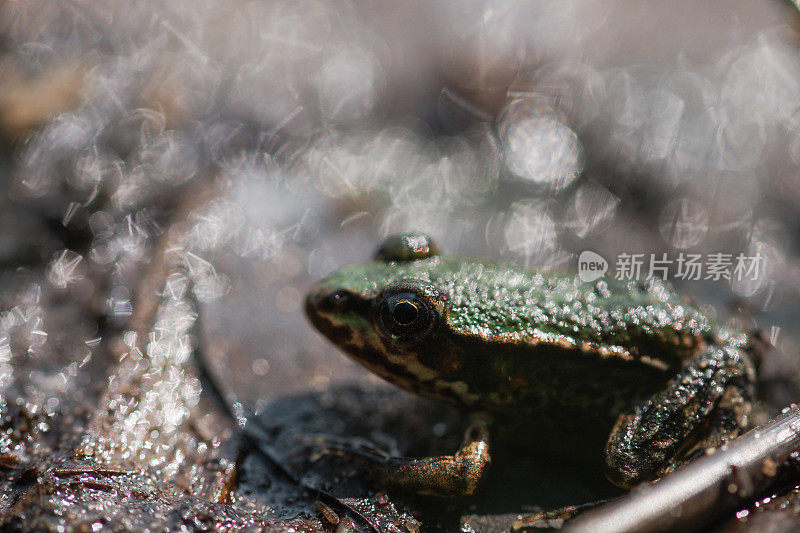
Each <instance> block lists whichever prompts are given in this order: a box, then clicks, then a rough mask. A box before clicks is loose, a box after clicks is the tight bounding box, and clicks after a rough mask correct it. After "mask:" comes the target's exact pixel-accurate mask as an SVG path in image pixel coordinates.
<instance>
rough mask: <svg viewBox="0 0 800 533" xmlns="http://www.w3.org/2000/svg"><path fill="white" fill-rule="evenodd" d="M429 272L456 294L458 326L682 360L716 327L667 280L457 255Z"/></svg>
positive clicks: (453, 309) (454, 322)
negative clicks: (584, 276)
mask: <svg viewBox="0 0 800 533" xmlns="http://www.w3.org/2000/svg"><path fill="white" fill-rule="evenodd" d="M430 272H431V273H432V274H433V275H432V279H431V280H430V281H431V283H432V284H433V285H435V286H437V287H439V288H440V290H443V291H444V292H445V293H446V294H447V296H448V298H449V300H450V301H449V310H448V317H447V321H448V324H449V325H450V327H451V328H452V330H453V332H454V333H456V334H464V335H472V336H479V337H482V338H492V339H495V340H502V339H504V338H505V339H528V340H530V342H533V343H535V342H536V341H537V339H541V340H542V341H543V342H544V341H545V340H547V339H549V340H550V341H554V342H555V341H560V342H573V343H575V344H577V345H585V346H586V347H589V346H595V347H598V348H604V349H616V350H619V351H620V352H623V351H624V352H627V353H630V352H635V353H633V354H632V355H634V356H637V355H642V356H646V357H650V358H653V357H656V358H659V359H664V360H665V361H668V362H669V364H675V363H676V361H677V362H679V361H680V359H682V358H683V357H684V356H685V355H686V354H688V353H690V352H691V351H693V350H694V348H695V345H696V343H697V342H698V339H701V338H703V337H704V336H708V335H711V334H713V333H714V331H713V324H712V323H711V322H710V321H709V319H708V317H707V316H706V315H705V314H704V313H703V312H701V311H700V310H699V309H698V308H697V307H695V306H694V305H692V304H691V303H688V302H685V301H683V300H682V299H681V298H680V297H679V296H677V294H676V293H675V292H674V291H672V290H671V288H670V287H669V286H668V285H667V284H666V283H663V282H661V281H660V280H652V279H651V280H647V281H646V282H635V281H618V280H615V279H608V280H606V279H600V280H597V281H594V282H591V283H585V282H582V281H581V280H580V279H579V278H578V277H577V276H575V275H569V274H544V273H540V272H535V271H532V270H527V269H521V268H519V267H515V266H509V265H503V264H487V263H480V262H473V261H453V260H450V261H448V260H444V261H441V263H440V264H439V265H438V266H437V267H434V268H431V269H430ZM409 274H411V273H409ZM623 347H624V348H623ZM676 358H677V359H676Z"/></svg>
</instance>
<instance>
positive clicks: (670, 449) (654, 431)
mask: <svg viewBox="0 0 800 533" xmlns="http://www.w3.org/2000/svg"><path fill="white" fill-rule="evenodd" d="M754 381H755V374H754V370H753V365H752V363H751V361H750V359H749V357H748V355H747V354H745V353H744V352H743V351H741V350H740V349H739V348H737V347H734V346H719V345H711V346H709V347H707V348H706V349H705V351H704V352H703V353H702V354H700V355H699V356H698V357H696V358H695V359H693V360H692V361H691V362H690V363H689V364H688V365H687V366H686V367H685V368H684V369H683V370H682V371H681V373H680V374H678V375H677V376H676V377H675V378H674V379H672V380H671V381H670V382H669V384H668V386H667V388H666V390H664V391H663V392H660V393H658V394H655V395H653V396H652V397H650V398H648V399H647V400H645V401H644V402H642V403H641V404H639V405H637V406H636V407H635V408H634V409H633V410H631V411H630V412H628V413H623V414H622V415H620V417H619V418H618V419H617V423H616V424H615V426H614V429H613V430H612V432H611V436H610V438H609V440H608V443H607V444H606V475H607V476H608V478H609V479H610V480H611V481H612V482H614V483H615V484H617V485H619V486H621V487H624V488H631V487H633V486H635V485H637V484H638V483H640V482H642V481H649V480H652V479H655V478H657V477H659V476H660V475H662V474H663V473H664V472H666V471H667V470H669V469H671V468H672V467H674V466H675V465H676V464H679V463H680V462H681V460H682V459H683V458H684V457H687V455H690V454H691V453H692V451H697V450H698V449H700V448H701V447H706V446H709V445H718V444H720V443H722V442H723V441H725V440H728V439H730V438H732V437H735V436H736V435H738V434H739V433H740V432H741V431H742V430H743V429H744V428H745V427H746V426H747V416H748V414H749V412H750V402H751V400H752V397H753V383H754Z"/></svg>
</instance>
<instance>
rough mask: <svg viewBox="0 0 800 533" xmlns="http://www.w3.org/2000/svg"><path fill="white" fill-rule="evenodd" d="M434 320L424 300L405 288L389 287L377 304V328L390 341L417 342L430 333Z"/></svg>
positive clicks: (432, 313)
mask: <svg viewBox="0 0 800 533" xmlns="http://www.w3.org/2000/svg"><path fill="white" fill-rule="evenodd" d="M435 319H436V315H435V313H434V312H433V310H432V309H431V306H430V304H429V303H428V302H427V301H426V299H425V298H423V297H422V296H421V295H420V294H418V293H417V292H415V291H413V290H410V289H409V288H407V287H390V288H389V289H387V290H385V291H384V292H383V294H382V295H381V298H380V301H379V303H378V308H377V322H378V328H379V329H380V331H381V333H383V334H384V335H386V336H387V337H389V338H391V339H392V340H397V341H402V342H413V341H415V340H419V339H420V338H421V337H422V336H424V335H425V334H426V333H427V332H428V331H430V329H431V327H432V326H433V323H434V320H435Z"/></svg>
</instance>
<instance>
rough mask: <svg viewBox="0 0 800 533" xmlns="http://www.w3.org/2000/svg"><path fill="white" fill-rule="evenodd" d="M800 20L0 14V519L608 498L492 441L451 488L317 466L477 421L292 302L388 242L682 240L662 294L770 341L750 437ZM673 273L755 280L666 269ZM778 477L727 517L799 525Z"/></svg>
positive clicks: (610, 244)
mask: <svg viewBox="0 0 800 533" xmlns="http://www.w3.org/2000/svg"><path fill="white" fill-rule="evenodd" d="M797 17H798V15H797V12H796V10H795V8H794V7H793V6H792V5H791V4H789V3H782V2H777V1H776V2H769V1H765V2H751V1H749V0H748V1H742V2H728V1H726V2H706V3H704V4H703V6H702V7H701V6H698V5H695V3H693V2H674V3H671V4H670V5H669V6H667V5H665V4H663V3H661V2H645V3H643V4H641V5H640V6H638V7H637V8H635V9H634V8H631V6H629V5H628V3H625V2H619V3H614V2H612V3H609V2H591V1H589V2H572V1H559V2H537V3H533V4H531V3H526V2H515V1H504V2H477V3H474V4H470V6H469V7H468V8H466V9H465V8H463V6H462V5H461V4H460V2H452V3H451V2H443V3H441V4H440V5H437V6H435V7H433V6H427V5H425V3H414V2H412V3H408V4H406V5H401V6H396V7H392V8H390V7H388V6H384V7H376V6H368V5H363V4H362V3H359V2H350V3H347V4H346V5H345V6H341V5H335V6H334V5H333V4H331V3H326V2H321V1H320V2H316V1H304V2H302V3H301V4H299V5H298V4H297V3H296V2H215V1H213V0H208V1H205V2H202V3H200V4H198V3H196V2H190V1H186V2H182V1H179V2H177V3H176V2H170V3H162V2H153V3H135V5H134V4H130V3H128V2H124V1H111V2H103V3H88V2H87V3H74V2H52V1H47V0H42V1H30V2H14V3H8V4H5V5H3V6H2V7H0V31H2V37H3V38H2V41H0V47H1V49H0V52H1V54H0V73H2V74H3V75H2V76H0V78H2V80H0V138H2V141H1V142H0V524H2V525H3V526H4V527H5V528H6V529H8V530H20V531H31V530H37V531H38V530H50V531H66V530H70V531H106V530H112V531H138V530H144V529H149V530H158V531H165V530H166V531H179V530H181V529H182V528H188V529H191V530H239V529H250V530H255V531H264V530H266V531H273V530H274V531H322V530H324V531H349V530H356V531H369V530H379V531H408V532H414V531H454V530H459V529H460V530H465V531H499V530H504V529H507V527H508V526H509V524H511V523H513V521H514V520H515V518H516V516H517V515H518V514H519V513H521V512H527V511H531V510H540V509H549V508H553V507H558V506H562V505H572V504H581V503H586V502H591V501H596V500H598V499H604V498H609V497H614V496H616V495H618V494H620V491H619V490H618V489H616V488H615V487H613V486H612V485H610V483H608V482H607V481H606V480H605V479H604V478H603V477H602V474H601V473H600V472H599V468H597V467H596V459H597V458H598V457H599V455H598V453H599V452H596V451H594V450H586V451H585V453H580V454H578V455H577V456H576V455H575V454H573V455H572V456H571V457H541V456H536V455H532V454H527V453H520V452H519V451H518V449H517V448H516V447H514V446H507V445H504V444H503V442H502V439H501V440H500V441H499V442H498V448H499V449H498V451H497V453H496V454H495V456H494V463H493V468H492V472H491V477H490V479H489V480H488V483H487V484H486V485H485V486H484V487H483V488H482V489H481V491H480V492H479V493H478V494H476V495H475V496H473V497H470V498H464V499H455V500H442V499H436V498H431V497H421V496H416V495H408V494H400V493H395V492H391V491H390V492H387V491H386V490H387V489H386V488H385V487H380V486H377V485H375V484H374V482H373V481H372V480H371V479H370V478H369V476H367V475H365V474H364V473H363V472H362V471H361V470H360V469H359V468H357V467H356V465H355V464H354V462H353V461H352V460H351V458H349V457H347V456H342V455H336V454H331V453H323V450H324V449H325V444H326V443H329V442H334V443H340V444H341V443H347V444H349V445H355V444H359V445H364V446H370V447H378V448H381V449H383V450H385V451H387V452H391V453H398V454H409V455H414V456H421V455H427V454H431V453H450V452H452V451H453V450H454V449H455V448H456V446H457V445H458V443H459V441H460V438H461V434H462V432H463V430H464V424H465V421H464V419H463V418H462V417H461V415H459V414H458V413H456V412H453V411H450V410H449V409H447V408H445V407H442V406H440V405H437V404H435V403H431V402H428V401H425V400H422V399H419V398H415V397H413V396H411V395H409V394H406V393H404V392H401V391H399V390H395V389H394V388H392V387H389V386H388V385H386V384H384V383H382V382H380V380H378V379H377V378H375V377H374V376H371V375H370V374H369V373H368V372H367V371H366V370H364V369H362V368H361V367H359V366H358V365H357V364H355V363H353V362H351V361H350V360H349V359H347V358H345V357H344V356H343V355H342V354H340V353H338V351H337V350H336V349H334V348H333V347H332V346H330V345H329V344H327V343H326V342H325V341H324V340H323V339H322V338H321V336H319V335H318V334H316V333H315V332H314V331H313V330H312V328H311V327H310V326H309V325H308V324H307V322H306V320H305V318H304V317H303V316H302V312H301V302H302V298H303V296H304V293H305V291H306V290H307V288H308V287H309V286H310V284H311V283H312V282H313V281H315V280H317V279H319V278H320V277H322V276H324V275H325V274H327V273H328V272H330V271H331V270H333V269H334V268H336V267H338V266H340V265H342V264H346V263H352V262H359V261H363V260H365V259H366V258H368V257H369V256H370V255H371V254H372V252H373V250H374V248H375V247H376V246H377V244H378V242H379V241H380V239H381V238H382V237H383V236H385V235H386V234H388V233H391V232H396V231H405V230H412V229H413V230H420V231H427V232H429V233H431V234H432V235H433V237H434V238H435V239H436V240H437V241H438V242H439V244H440V247H441V248H442V249H443V250H445V252H447V253H457V254H460V255H468V256H479V257H487V258H497V259H502V260H505V261H512V262H517V263H519V264H523V265H527V266H531V267H533V268H549V269H568V270H574V269H575V267H576V262H577V256H578V254H580V252H582V251H585V250H592V251H594V252H597V253H598V254H600V255H601V256H602V257H604V258H606V259H607V260H608V262H609V264H610V265H611V266H612V270H613V267H615V266H617V265H618V263H619V257H620V254H623V253H627V254H633V253H643V254H645V256H646V257H648V258H649V257H650V254H655V256H656V257H659V258H661V257H662V254H667V257H668V258H669V259H670V260H673V262H672V264H671V265H670V268H669V269H668V272H669V277H670V278H672V280H673V282H674V283H675V285H676V286H677V287H678V289H679V290H680V291H681V292H683V293H685V294H687V295H690V296H691V297H693V298H694V299H695V300H697V301H698V302H701V303H702V304H708V305H709V306H710V307H709V312H711V313H715V314H716V315H717V317H718V319H719V320H721V321H728V320H732V321H733V322H734V323H735V324H736V325H738V326H741V327H744V328H758V329H760V330H761V331H764V332H765V334H766V335H767V337H768V338H770V339H771V340H773V341H774V342H775V344H776V348H775V350H773V351H772V352H770V354H768V356H767V357H766V358H765V360H764V363H763V365H762V368H761V371H760V383H759V385H760V386H759V398H760V401H761V403H760V408H759V412H760V413H761V415H760V416H761V418H762V419H766V418H768V417H769V416H771V415H774V414H775V413H778V412H779V411H780V410H781V409H782V408H783V407H785V406H787V405H789V404H790V403H792V402H794V401H797V398H798V391H800V348H798V346H800V343H799V341H800V326H798V324H800V305H798V303H797V302H798V301H800V298H799V297H800V240H798V237H797V236H798V235H800V207H799V206H800V181H798V176H800V115H798V108H797V102H798V101H800V83H797V80H798V79H800V55H798V42H799V41H798V35H797V28H798V18H797ZM690 253H693V254H701V255H702V256H703V257H705V258H708V256H709V254H716V253H729V254H731V256H732V257H735V256H736V255H737V254H739V253H742V254H745V255H747V256H755V255H759V256H761V257H763V258H764V263H763V265H762V266H763V270H762V271H761V272H760V275H758V276H755V277H754V278H753V279H735V277H734V279H725V278H724V277H722V278H720V279H704V280H692V279H680V272H679V270H678V265H677V258H678V257H679V256H680V254H690ZM609 275H610V274H609ZM215 388H216V389H217V390H216V392H215ZM231 415H233V416H231ZM237 418H238V420H237ZM245 419H247V420H248V423H247V424H246V429H244V430H243V429H241V426H240V424H239V422H243V421H244V420H245ZM511 440H513V439H511ZM795 483H800V476H797V477H796V478H795V477H792V474H791V472H790V473H789V475H788V477H786V478H785V479H783V480H782V481H781V484H780V486H779V487H777V488H776V489H775V490H776V491H777V490H779V491H780V494H766V495H764V499H762V500H760V501H759V502H757V503H756V504H754V503H752V502H743V504H742V508H741V509H740V510H739V513H738V515H737V516H730V517H728V518H727V520H726V521H723V523H721V524H720V525H719V527H720V529H722V530H737V531H741V530H751V531H762V530H764V529H765V528H773V530H776V531H780V530H794V529H796V528H797V524H798V520H800V518H798V516H800V512H798V511H799V510H800V496H798V494H799V493H798V491H797V489H795V488H794V484H795Z"/></svg>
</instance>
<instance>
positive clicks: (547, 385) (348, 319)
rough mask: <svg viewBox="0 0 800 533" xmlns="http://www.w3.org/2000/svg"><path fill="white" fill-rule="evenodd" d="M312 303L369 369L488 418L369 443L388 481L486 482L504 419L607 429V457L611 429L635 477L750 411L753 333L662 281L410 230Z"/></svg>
mask: <svg viewBox="0 0 800 533" xmlns="http://www.w3.org/2000/svg"><path fill="white" fill-rule="evenodd" d="M306 313H307V315H308V317H309V319H310V320H311V322H312V323H313V324H314V326H315V327H316V328H317V329H318V330H319V331H320V332H321V333H322V334H323V335H325V336H326V337H327V338H328V339H330V340H331V341H332V342H333V343H334V344H336V345H337V346H338V347H340V348H341V349H342V350H344V351H345V352H347V353H348V354H349V355H350V356H351V357H352V358H354V359H355V360H356V361H358V362H359V363H361V364H362V365H364V366H365V367H367V368H368V369H369V370H371V371H373V372H375V373H376V374H378V375H379V376H381V377H382V378H384V379H386V380H387V381H389V382H391V383H394V384H396V385H398V386H400V387H402V388H403V389H406V390H408V391H411V392H413V393H417V394H421V395H424V396H428V397H432V398H436V399H439V400H442V401H445V402H449V403H451V404H455V405H456V406H458V407H460V408H462V409H463V410H464V411H466V412H467V413H469V414H470V416H471V417H472V420H473V421H472V423H471V425H470V426H469V429H468V430H467V432H466V435H465V438H464V442H463V444H462V446H461V447H460V448H459V449H458V451H456V452H455V453H454V454H453V455H450V456H439V457H427V458H408V457H382V456H380V455H378V454H374V455H372V454H367V453H361V454H360V455H361V456H362V459H364V458H365V456H367V457H366V459H367V463H368V464H369V466H370V469H371V470H372V471H373V472H374V473H375V474H376V475H377V476H378V478H379V480H380V481H382V482H383V483H386V484H390V485H393V486H396V487H400V488H404V489H408V490H413V491H416V492H419V493H426V494H436V495H449V496H452V495H467V494H472V493H473V492H474V491H475V490H476V488H477V487H478V486H479V484H480V482H481V480H482V479H483V478H484V476H485V474H486V472H487V469H488V466H489V463H490V461H491V455H490V444H489V434H490V427H491V424H493V423H495V424H497V423H502V424H503V425H504V426H505V427H512V428H519V432H518V433H517V435H518V437H517V438H519V439H528V438H530V439H531V441H532V442H535V441H536V440H537V439H538V440H539V441H547V440H552V439H554V438H555V437H554V435H558V436H559V437H558V438H559V439H560V438H562V437H561V436H562V435H568V436H571V437H570V438H572V439H573V441H574V442H577V443H578V445H579V446H580V444H581V443H582V442H586V443H589V442H591V439H589V438H588V437H587V436H588V435H593V434H598V432H599V433H600V434H601V435H604V436H603V437H602V440H601V441H600V444H599V445H598V446H597V449H596V450H594V449H585V450H583V452H582V453H585V454H598V455H599V454H600V453H601V448H602V441H605V449H604V451H603V452H602V453H603V457H602V458H603V463H604V467H605V474H606V476H607V477H608V479H609V480H611V481H612V482H613V483H615V484H616V485H618V486H621V487H624V488H631V487H633V486H635V485H637V484H638V483H641V482H643V481H649V480H653V479H655V478H658V477H659V476H661V475H663V474H664V473H665V472H666V471H668V470H669V469H671V468H673V467H674V466H675V465H677V464H679V463H680V462H682V461H684V460H686V458H687V457H689V456H690V455H691V454H693V453H696V452H698V451H699V450H702V449H705V448H706V447H708V446H712V445H716V444H719V443H721V442H723V441H724V440H727V439H729V438H732V437H734V436H736V435H737V434H739V433H740V432H741V431H743V430H744V429H746V427H747V425H748V416H749V413H750V409H751V402H752V399H753V394H754V383H755V362H756V361H757V357H756V352H755V349H754V348H753V343H752V342H751V338H750V336H749V335H748V334H746V333H744V332H741V331H738V330H735V329H729V328H726V327H722V326H720V325H718V324H716V323H715V322H714V321H713V320H712V318H711V317H710V316H709V315H708V314H707V313H705V312H703V311H702V310H701V309H700V308H698V307H697V306H695V305H693V304H692V303H690V302H688V301H686V300H685V299H682V298H681V297H679V296H678V295H677V294H676V293H675V292H674V291H673V290H672V289H671V288H670V287H669V285H667V284H666V283H664V282H663V281H661V280H657V279H649V280H646V281H644V282H638V281H618V280H614V279H605V278H600V279H598V280H595V281H592V282H582V281H581V280H580V279H579V278H578V277H577V276H575V275H569V274H553V273H543V272H537V271H535V270H528V269H525V268H521V267H519V266H513V265H507V264H498V263H491V262H483V261H472V260H466V259H458V258H452V257H447V256H445V255H442V254H440V253H439V252H438V250H437V248H436V246H435V245H434V243H433V242H432V240H431V239H430V238H429V237H428V236H426V235H424V234H418V233H410V234H403V235H396V236H392V237H389V238H388V239H387V240H386V241H385V242H384V243H383V244H382V245H381V246H380V248H379V249H378V251H377V253H376V255H375V258H374V260H373V261H370V262H367V263H365V264H360V265H355V266H350V267H346V268H342V269H341V270H338V271H336V272H334V273H333V274H331V275H330V276H328V277H327V278H326V279H324V280H322V281H321V282H319V283H318V284H317V285H316V286H315V287H314V288H313V289H312V290H311V291H310V293H309V294H308V296H307V299H306ZM528 436H531V437H528ZM550 444H551V445H553V444H554V445H555V447H558V446H559V442H555V443H553V442H551V443H550Z"/></svg>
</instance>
